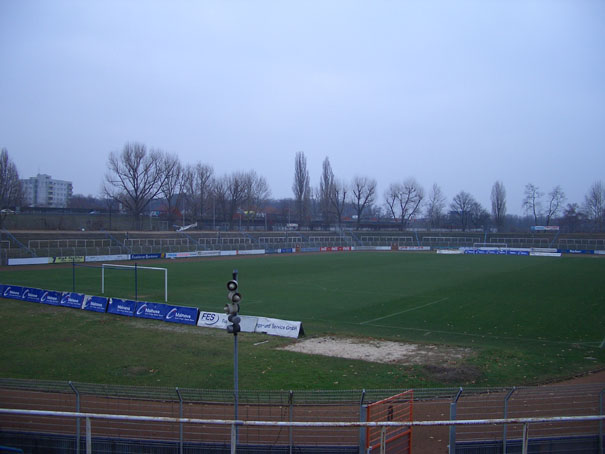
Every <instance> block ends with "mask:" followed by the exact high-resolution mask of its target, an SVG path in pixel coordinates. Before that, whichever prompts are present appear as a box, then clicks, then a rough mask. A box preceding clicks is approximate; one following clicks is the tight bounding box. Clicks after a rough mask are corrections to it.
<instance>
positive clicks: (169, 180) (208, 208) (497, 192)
mask: <svg viewBox="0 0 605 454" xmlns="http://www.w3.org/2000/svg"><path fill="white" fill-rule="evenodd" d="M292 191H293V194H294V199H293V205H294V206H293V208H294V210H293V211H294V213H293V214H294V219H293V220H296V221H297V222H298V223H299V224H300V225H308V224H310V223H311V221H312V220H313V221H315V222H317V220H318V219H321V221H322V223H323V224H324V225H325V226H328V225H333V224H337V225H339V226H341V225H342V222H343V218H344V217H345V216H351V217H353V218H354V219H355V220H356V223H357V227H358V228H359V227H360V226H361V223H362V222H364V221H365V220H367V219H371V218H376V219H382V220H384V219H391V220H392V221H393V222H397V225H398V226H399V227H400V228H401V229H404V228H406V227H407V226H409V224H410V222H412V221H413V220H414V219H417V218H419V217H422V218H423V219H424V220H425V224H426V225H427V226H429V227H433V228H439V227H457V228H461V229H463V230H466V229H468V228H478V227H486V226H488V225H489V226H494V227H496V228H498V229H502V228H505V227H506V226H505V223H506V222H507V219H509V216H508V215H507V199H506V189H505V187H504V184H503V183H502V182H501V181H496V182H495V183H494V185H493V186H492V190H491V213H489V212H488V211H487V210H486V209H485V208H484V207H483V206H481V204H480V203H479V202H478V201H477V200H476V199H475V198H474V197H473V196H472V195H471V194H469V193H468V192H466V191H460V192H459V193H457V194H456V195H454V197H453V198H452V199H451V202H450V203H449V204H448V203H447V199H446V197H445V195H444V193H443V191H442V190H441V188H440V187H439V186H438V185H437V184H433V185H432V187H431V188H430V190H429V191H428V193H427V192H426V191H425V190H424V188H423V187H422V186H421V185H420V184H419V183H418V182H417V181H416V180H415V179H414V178H408V179H405V180H403V181H400V182H394V183H391V184H390V185H389V186H388V187H387V189H386V191H385V192H384V193H383V195H382V199H381V200H380V197H379V195H378V193H377V182H376V180H375V179H373V178H369V177H367V176H355V177H354V178H353V179H352V180H351V181H350V182H346V181H344V180H342V179H339V178H336V177H335V175H334V172H333V170H332V166H331V164H330V160H329V158H327V157H326V158H325V160H324V161H323V163H322V172H321V176H320V180H319V185H318V187H317V188H313V187H311V183H310V176H309V170H308V165H307V159H306V157H305V154H304V153H303V152H298V153H296V155H295V161H294V182H293V184H292ZM103 195H104V197H105V199H106V200H108V201H110V203H108V206H110V207H115V204H116V202H117V203H119V204H120V205H121V207H122V208H123V209H124V210H126V211H128V212H129V213H130V214H131V215H132V216H133V218H134V219H135V226H140V223H141V216H142V214H143V213H144V212H147V211H148V210H149V206H150V204H151V203H152V201H154V200H162V203H163V205H164V206H163V207H162V209H163V211H165V212H166V213H167V214H168V217H169V220H170V221H171V222H175V221H176V219H177V217H179V216H184V215H185V214H186V216H187V218H188V219H191V220H196V219H202V218H204V219H209V218H212V219H213V220H214V221H216V222H221V223H225V224H227V225H228V226H229V228H232V227H233V224H234V223H235V222H236V220H238V221H239V222H240V223H241V222H251V221H252V220H254V218H255V217H258V216H259V215H261V214H262V213H264V211H265V206H266V203H267V201H268V199H269V197H270V189H269V186H268V184H267V181H266V180H265V178H264V177H262V176H260V175H258V174H256V172H255V171H253V170H251V171H247V172H233V173H231V174H228V175H222V176H217V175H215V174H214V170H213V168H212V166H210V165H208V164H204V163H201V162H198V163H195V164H187V165H183V164H182V163H181V162H180V160H179V158H178V156H176V155H173V154H169V153H166V152H163V151H161V150H156V149H147V147H146V146H145V145H144V144H141V143H128V144H126V145H125V146H124V147H123V149H122V150H121V151H120V152H113V153H110V155H109V158H108V161H107V173H106V175H105V179H104V185H103ZM565 202H566V196H565V193H564V191H563V190H562V188H561V187H560V186H558V185H557V186H555V187H554V188H553V189H552V190H551V191H549V192H547V193H546V192H544V191H542V190H541V189H540V188H539V187H538V186H536V185H535V184H532V183H529V184H527V185H526V186H525V193H524V199H523V203H522V207H523V208H524V210H525V212H526V214H527V215H528V216H531V218H532V220H533V223H534V225H539V224H544V225H551V224H552V223H553V222H554V220H555V219H556V220H557V222H558V223H561V224H565V225H566V226H567V227H568V229H569V230H572V231H574V230H576V229H577V228H582V229H586V227H587V226H588V227H590V229H591V230H596V231H602V230H603V228H604V227H605V186H604V185H603V183H602V182H600V181H599V182H595V183H594V184H593V185H592V186H591V187H590V188H589V191H588V192H587V194H586V195H585V198H584V201H583V203H581V204H579V203H567V205H565ZM22 203H23V190H22V186H21V184H20V180H19V173H18V171H17V168H16V166H15V165H14V163H13V162H12V160H11V159H10V157H9V155H8V151H7V150H6V149H2V150H1V152H0V210H2V211H1V212H0V226H1V225H2V223H3V221H4V218H5V217H6V216H7V214H9V213H11V212H12V209H11V208H15V207H18V206H20V205H21V204H22ZM289 211H290V208H288V212H289Z"/></svg>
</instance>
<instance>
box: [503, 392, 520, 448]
mask: <svg viewBox="0 0 605 454" xmlns="http://www.w3.org/2000/svg"><path fill="white" fill-rule="evenodd" d="M516 389H517V388H516V387H515V386H513V389H511V390H510V391H509V392H508V394H507V395H506V397H505V398H504V416H503V417H504V419H506V418H508V399H510V397H511V396H512V395H513V393H514V392H515V390H516ZM502 453H503V454H506V424H504V425H503V429H502Z"/></svg>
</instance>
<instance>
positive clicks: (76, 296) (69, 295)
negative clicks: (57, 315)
mask: <svg viewBox="0 0 605 454" xmlns="http://www.w3.org/2000/svg"><path fill="white" fill-rule="evenodd" d="M83 302H84V294H83V293H73V292H63V296H62V297H61V302H60V303H59V304H60V305H61V306H66V307H73V308H75V309H81V308H82V303H83Z"/></svg>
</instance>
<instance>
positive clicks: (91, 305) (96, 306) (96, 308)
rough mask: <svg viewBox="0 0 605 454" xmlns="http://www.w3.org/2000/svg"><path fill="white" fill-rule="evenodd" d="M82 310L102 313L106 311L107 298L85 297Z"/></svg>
mask: <svg viewBox="0 0 605 454" xmlns="http://www.w3.org/2000/svg"><path fill="white" fill-rule="evenodd" d="M82 309H84V310H85V311H93V312H102V313H104V312H106V311H107V298H106V297H104V296H91V295H86V296H85V297H84V304H82Z"/></svg>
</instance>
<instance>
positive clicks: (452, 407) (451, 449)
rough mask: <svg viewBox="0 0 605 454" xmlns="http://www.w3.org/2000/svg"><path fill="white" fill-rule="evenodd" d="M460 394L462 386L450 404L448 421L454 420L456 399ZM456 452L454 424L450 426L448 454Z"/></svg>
mask: <svg viewBox="0 0 605 454" xmlns="http://www.w3.org/2000/svg"><path fill="white" fill-rule="evenodd" d="M460 394H462V387H460V389H459V390H458V393H457V394H456V397H454V400H453V401H452V403H451V404H450V421H454V420H455V419H456V405H457V404H458V399H460ZM455 453H456V426H450V445H449V454H455Z"/></svg>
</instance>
